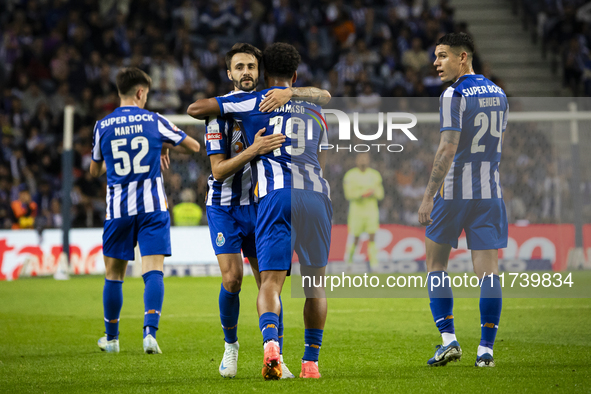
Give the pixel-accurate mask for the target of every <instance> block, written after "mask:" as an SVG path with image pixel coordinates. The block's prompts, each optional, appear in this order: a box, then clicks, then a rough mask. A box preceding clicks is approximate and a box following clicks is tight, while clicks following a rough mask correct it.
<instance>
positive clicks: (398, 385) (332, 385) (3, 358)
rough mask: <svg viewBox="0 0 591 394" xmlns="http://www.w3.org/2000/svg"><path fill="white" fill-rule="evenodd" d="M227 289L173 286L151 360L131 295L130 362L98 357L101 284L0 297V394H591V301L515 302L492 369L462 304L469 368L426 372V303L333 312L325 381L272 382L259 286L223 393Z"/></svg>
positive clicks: (134, 288)
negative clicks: (221, 295)
mask: <svg viewBox="0 0 591 394" xmlns="http://www.w3.org/2000/svg"><path fill="white" fill-rule="evenodd" d="M220 282H221V279H220V278H165V288H166V295H165V299H164V307H163V314H162V319H161V323H160V331H159V332H158V342H159V344H160V347H161V348H162V351H163V353H164V354H162V355H144V354H143V350H142V332H141V329H142V322H143V298H142V297H143V282H142V280H141V278H140V279H137V278H128V279H126V281H125V284H124V286H123V293H124V297H125V298H124V303H123V310H122V314H121V324H120V331H121V336H120V343H121V353H120V354H105V353H102V352H100V350H99V349H98V347H97V345H96V341H97V339H98V338H99V337H100V336H102V333H103V331H104V326H103V316H102V286H103V279H102V278H101V277H76V278H73V279H71V280H69V281H64V282H58V281H54V280H53V279H49V278H33V279H22V280H18V281H15V282H3V283H0V300H2V302H1V303H0V392H9V393H18V392H37V393H44V392H47V393H57V392H60V393H61V392H72V393H89V392H125V393H135V392H182V393H187V392H211V393H221V392H228V393H242V392H262V391H270V390H273V391H280V392H354V393H366V392H387V393H390V392H429V393H437V392H443V391H445V392H477V391H478V392H496V393H509V392H534V393H537V392H568V393H571V392H591V300H590V299H505V300H504V301H503V314H502V317H501V323H500V329H499V333H498V336H497V342H496V344H495V360H496V361H497V367H496V368H491V369H484V368H483V369H480V368H476V367H474V361H475V358H476V348H477V346H478V341H479V338H480V320H479V314H478V299H456V302H455V308H454V315H455V322H456V332H457V335H458V339H459V341H460V344H461V345H462V348H463V351H464V356H463V358H462V360H461V361H460V362H458V363H451V364H448V366H446V367H443V368H431V367H428V366H427V365H426V362H427V359H428V358H429V357H431V356H432V355H433V352H434V346H435V345H437V344H438V343H440V337H439V335H438V332H437V329H436V328H435V325H434V324H433V320H432V318H431V313H430V310H429V301H428V300H427V299H426V298H422V299H329V300H328V307H329V313H328V319H327V323H326V329H325V334H324V341H323V346H322V350H321V353H320V372H321V373H322V375H323V376H322V378H321V379H320V380H304V379H299V378H296V379H291V380H282V381H269V382H265V381H263V379H262V377H261V373H260V371H261V366H262V346H261V335H260V332H259V330H258V318H257V314H256V307H255V298H256V286H255V284H254V279H253V278H252V277H247V278H245V281H244V286H243V290H242V293H241V296H240V301H241V313H240V321H239V326H238V327H239V331H238V337H239V341H240V356H239V360H238V362H239V368H238V375H237V376H236V378H234V379H231V380H230V379H223V378H221V377H220V376H219V373H218V366H219V363H220V359H221V357H222V354H223V335H222V330H221V327H220V322H219V314H218V292H219V286H220ZM286 286H288V284H286ZM286 290H287V291H286V292H285V293H284V297H283V304H284V308H285V326H286V329H285V348H284V355H285V361H286V364H287V365H288V366H289V367H290V369H291V371H292V372H293V373H294V374H296V375H299V372H300V365H299V364H300V358H301V357H302V355H303V347H304V346H303V336H304V330H303V318H302V306H303V302H304V300H303V299H292V298H291V297H290V295H289V291H288V290H289V287H287V288H286Z"/></svg>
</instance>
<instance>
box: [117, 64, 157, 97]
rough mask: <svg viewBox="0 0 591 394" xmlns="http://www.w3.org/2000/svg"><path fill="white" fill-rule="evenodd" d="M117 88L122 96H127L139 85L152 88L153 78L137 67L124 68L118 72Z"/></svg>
mask: <svg viewBox="0 0 591 394" xmlns="http://www.w3.org/2000/svg"><path fill="white" fill-rule="evenodd" d="M116 80H117V90H118V91H119V94H120V95H121V96H127V95H128V94H129V93H132V92H131V89H133V88H134V87H135V86H137V85H142V86H145V87H147V88H148V89H150V88H151V87H152V78H150V76H149V75H148V74H146V73H145V72H143V71H142V70H140V69H139V68H137V67H126V68H122V69H121V70H120V71H119V72H118V73H117V79H116Z"/></svg>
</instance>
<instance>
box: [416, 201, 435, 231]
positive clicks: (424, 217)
mask: <svg viewBox="0 0 591 394" xmlns="http://www.w3.org/2000/svg"><path fill="white" fill-rule="evenodd" d="M431 211H433V200H432V199H430V200H427V201H425V200H423V202H422V203H421V207H420V208H419V223H421V224H422V225H423V226H428V225H430V224H431V223H433V219H431Z"/></svg>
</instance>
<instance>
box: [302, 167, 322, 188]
mask: <svg viewBox="0 0 591 394" xmlns="http://www.w3.org/2000/svg"><path fill="white" fill-rule="evenodd" d="M306 170H307V171H308V175H309V176H310V180H311V181H312V184H313V185H314V191H315V192H319V193H322V182H320V177H319V176H318V175H317V174H316V173H315V172H314V166H313V165H312V164H306Z"/></svg>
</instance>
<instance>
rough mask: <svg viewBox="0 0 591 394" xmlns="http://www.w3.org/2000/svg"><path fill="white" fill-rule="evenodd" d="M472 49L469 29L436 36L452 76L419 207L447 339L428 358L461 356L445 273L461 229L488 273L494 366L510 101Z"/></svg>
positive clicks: (485, 322)
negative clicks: (482, 71)
mask: <svg viewBox="0 0 591 394" xmlns="http://www.w3.org/2000/svg"><path fill="white" fill-rule="evenodd" d="M473 53H474V42H473V41H472V38H471V37H470V36H468V35H467V34H465V33H450V34H446V35H445V36H443V37H441V38H440V39H439V40H438V41H437V43H436V48H435V56H436V60H435V62H434V63H433V64H434V65H435V67H437V71H438V72H439V77H440V78H441V81H442V82H453V84H452V85H451V86H450V87H449V88H447V89H446V90H445V91H444V92H443V94H442V95H441V99H440V122H441V124H440V130H441V140H440V144H439V148H438V149H437V153H436V156H435V161H434V163H433V170H432V173H431V178H430V180H429V184H428V185H427V189H426V190H425V194H424V196H423V202H422V204H421V207H420V208H419V222H420V223H421V224H422V225H425V226H427V231H426V239H425V246H426V252H427V271H428V272H429V274H428V280H427V282H428V283H427V286H428V288H429V298H430V299H431V304H430V306H431V312H432V314H433V319H434V320H435V324H436V325H437V328H438V329H439V332H440V333H441V336H442V339H443V344H442V345H439V346H437V350H436V351H435V355H434V356H433V357H432V358H431V359H430V360H429V361H428V364H429V365H433V366H443V365H446V364H447V363H448V362H450V361H457V360H459V359H460V357H461V356H462V349H461V348H460V345H459V343H458V341H457V339H456V335H455V329H454V316H453V293H452V288H451V280H450V278H449V276H448V275H447V272H446V269H447V263H448V260H449V254H450V251H451V248H452V247H454V248H457V246H458V238H459V236H460V234H461V233H462V230H464V231H465V232H466V240H467V243H468V249H470V250H471V251H472V262H473V264H474V272H475V273H476V275H477V276H478V277H479V278H480V280H481V282H480V286H481V290H480V323H481V324H480V326H481V339H480V345H479V346H478V352H477V357H476V363H475V365H476V366H478V367H494V366H495V362H494V359H493V344H494V341H495V337H496V334H497V329H498V327H499V320H500V318H501V307H502V291H501V283H500V281H499V276H498V273H499V263H498V249H500V248H505V247H507V241H508V223H507V214H506V212H505V203H504V202H503V195H502V191H501V185H500V180H499V164H500V161H501V148H502V143H503V135H504V134H503V133H504V132H505V128H506V126H507V116H508V114H509V105H508V102H507V97H506V95H505V92H503V90H502V89H501V88H499V87H498V86H497V85H495V84H494V83H492V82H491V81H489V80H488V79H486V78H485V77H483V76H482V75H479V74H474V70H473V69H472V55H473ZM435 279H437V280H435Z"/></svg>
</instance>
